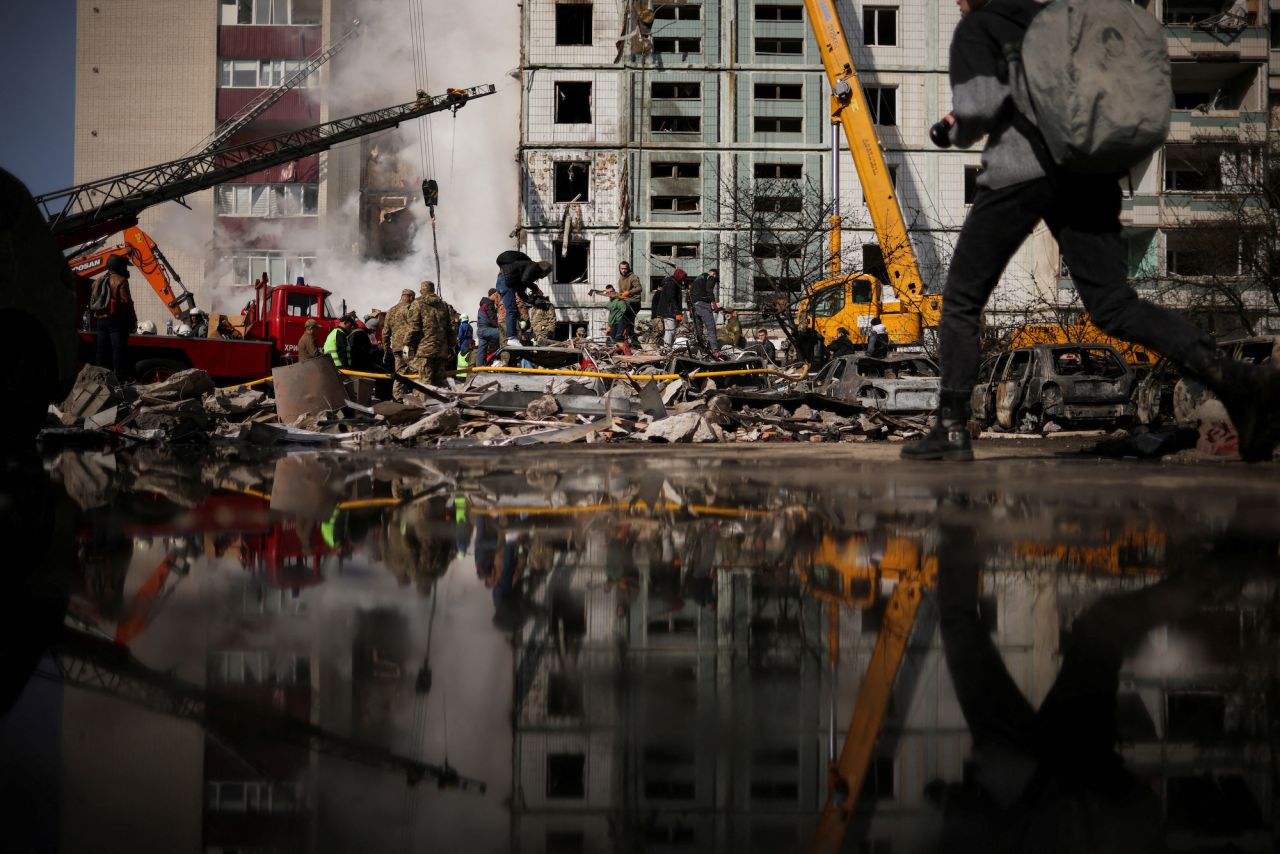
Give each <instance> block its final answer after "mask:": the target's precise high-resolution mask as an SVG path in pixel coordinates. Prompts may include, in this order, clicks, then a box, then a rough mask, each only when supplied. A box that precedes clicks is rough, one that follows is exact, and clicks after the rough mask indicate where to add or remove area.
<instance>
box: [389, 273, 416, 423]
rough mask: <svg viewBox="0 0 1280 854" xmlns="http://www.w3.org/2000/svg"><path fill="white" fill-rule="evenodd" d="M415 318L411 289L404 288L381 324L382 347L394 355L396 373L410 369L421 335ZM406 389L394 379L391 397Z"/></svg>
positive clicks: (399, 397) (401, 396)
mask: <svg viewBox="0 0 1280 854" xmlns="http://www.w3.org/2000/svg"><path fill="white" fill-rule="evenodd" d="M416 320H417V318H416V315H415V314H414V311H413V291H411V290H409V289H408V288H405V289H404V290H402V291H401V292H400V302H398V303H396V304H395V305H393V306H392V307H391V309H390V310H389V311H388V312H387V314H386V318H385V319H384V322H383V325H382V348H383V349H384V350H386V351H387V352H388V353H390V354H391V355H392V356H394V357H395V363H396V373H397V374H407V373H409V372H410V371H411V370H412V367H411V361H412V356H413V353H414V352H415V351H416V350H417V349H418V338H419V337H421V335H422V326H421V324H419V325H417V326H415V325H414V322H415V321H416ZM408 391H409V386H407V385H405V384H404V383H403V382H401V381H400V380H396V381H395V383H394V384H393V385H392V386H391V397H392V399H394V400H400V399H402V398H403V397H404V396H405V393H406V392H408Z"/></svg>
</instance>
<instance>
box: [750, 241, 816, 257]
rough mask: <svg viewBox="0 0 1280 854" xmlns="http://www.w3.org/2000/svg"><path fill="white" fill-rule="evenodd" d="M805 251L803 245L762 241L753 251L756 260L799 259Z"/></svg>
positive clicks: (757, 243)
mask: <svg viewBox="0 0 1280 854" xmlns="http://www.w3.org/2000/svg"><path fill="white" fill-rule="evenodd" d="M803 251H804V244H803V243H787V242H785V241H781V240H761V241H758V242H756V244H755V245H754V246H753V247H752V249H751V254H752V256H753V257H756V258H799V257H800V253H801V252H803Z"/></svg>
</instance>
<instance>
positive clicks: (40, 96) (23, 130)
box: [0, 0, 127, 195]
mask: <svg viewBox="0 0 1280 854" xmlns="http://www.w3.org/2000/svg"><path fill="white" fill-rule="evenodd" d="M0 80H4V81H6V85H5V86H3V87H0V117H2V118H0V166H3V167H4V168H5V169H8V170H9V171H10V172H12V173H13V174H15V175H17V176H18V177H19V178H21V179H22V180H23V181H24V182H26V184H27V187H28V188H29V189H30V190H31V192H32V193H34V194H36V195H39V194H41V193H45V192H49V191H50V190H60V189H62V188H63V187H68V186H70V185H71V181H72V161H73V158H74V142H73V133H74V129H75V85H76V4H75V0H38V2H14V0H0ZM121 106H122V108H123V107H126V106H127V105H121Z"/></svg>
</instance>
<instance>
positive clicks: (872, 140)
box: [804, 0, 942, 340]
mask: <svg viewBox="0 0 1280 854" xmlns="http://www.w3.org/2000/svg"><path fill="white" fill-rule="evenodd" d="M804 5H805V11H806V14H807V15H808V18H809V25H810V27H811V28H812V29H813V35H814V38H815V39H816V40H817V44H818V50H819V52H820V53H821V54H822V65H823V67H824V68H825V69H826V72H827V81H828V82H829V83H830V84H831V93H832V94H831V119H832V122H833V123H838V124H839V125H840V126H841V127H842V128H843V129H844V135H845V139H847V140H848V142H849V150H850V152H851V153H852V154H853V165H854V168H855V169H856V170H857V172H858V180H859V181H860V182H861V184H862V191H863V195H864V196H865V197H866V202H867V208H868V209H869V210H870V212H871V224H872V226H873V227H874V228H875V232H876V238H877V239H878V240H879V241H880V251H881V253H882V255H883V256H884V264H885V269H886V270H887V271H888V275H889V285H890V286H891V287H892V288H893V292H894V294H895V295H896V296H897V298H898V300H899V301H900V302H901V303H902V304H903V308H904V309H905V312H904V313H910V314H914V315H915V316H916V317H917V319H918V320H919V326H920V327H921V328H931V327H936V326H937V325H938V320H939V318H940V315H941V311H942V300H941V298H940V297H938V296H937V295H930V296H926V294H925V288H924V281H923V278H922V277H921V275H920V265H919V262H918V261H917V260H916V254H915V250H914V249H913V248H912V247H911V239H910V237H909V236H908V234H907V223H906V220H905V219H904V218H903V216H902V207H901V206H900V205H899V203H898V195H897V191H896V190H895V189H894V186H893V178H892V176H891V175H890V173H889V169H888V166H887V165H886V164H885V162H884V151H883V146H882V145H881V144H880V138H879V136H878V135H877V133H876V127H875V123H874V122H873V121H872V117H871V113H870V111H869V110H868V108H867V99H866V96H865V95H864V94H863V92H862V84H861V83H860V82H859V81H858V71H857V69H856V68H855V67H854V64H853V53H852V51H850V49H849V41H848V39H847V38H846V37H845V33H844V28H843V27H842V26H841V25H840V16H839V15H838V14H837V12H836V4H835V2H834V0H804ZM834 189H835V188H833V192H834ZM832 228H833V231H834V234H833V236H832V240H833V244H836V245H838V235H839V219H838V217H833V224H832ZM918 331H919V330H917V332H918ZM915 338H916V339H917V340H918V338H919V335H918V334H917V335H916V336H915Z"/></svg>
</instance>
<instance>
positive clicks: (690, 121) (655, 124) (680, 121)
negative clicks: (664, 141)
mask: <svg viewBox="0 0 1280 854" xmlns="http://www.w3.org/2000/svg"><path fill="white" fill-rule="evenodd" d="M649 129H650V130H652V131H653V132H654V133H701V132H702V119H701V118H700V117H698V116H650V117H649Z"/></svg>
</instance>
